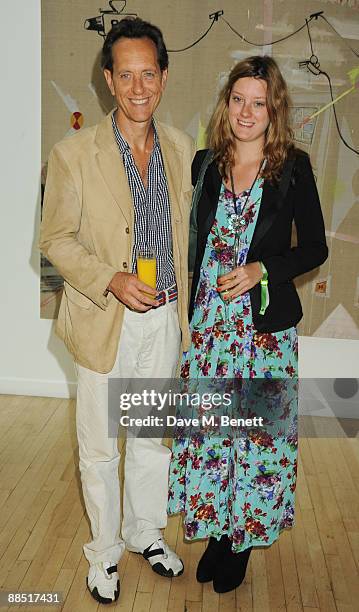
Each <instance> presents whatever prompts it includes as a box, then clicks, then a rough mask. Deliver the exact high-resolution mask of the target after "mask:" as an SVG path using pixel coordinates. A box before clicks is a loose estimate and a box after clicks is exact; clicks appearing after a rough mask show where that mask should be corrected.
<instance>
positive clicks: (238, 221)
mask: <svg viewBox="0 0 359 612" xmlns="http://www.w3.org/2000/svg"><path fill="white" fill-rule="evenodd" d="M266 163H267V160H266V159H263V160H262V161H261V163H260V166H259V169H258V172H257V174H256V176H255V178H254V181H253V183H252V185H251V187H250V190H249V191H248V193H247V197H246V199H245V201H244V204H243V206H242V208H241V210H238V204H237V198H236V194H235V191H234V180H233V173H232V168H230V170H229V176H230V179H231V189H232V199H233V208H234V214H233V215H231V225H232V228H233V231H234V232H235V233H237V232H240V233H241V232H243V231H244V230H245V225H246V220H245V218H244V213H245V212H246V207H247V204H248V200H249V198H250V196H251V193H252V191H253V187H254V185H255V183H256V180H257V178H258V177H259V175H260V173H261V172H262V170H264V168H265V165H266Z"/></svg>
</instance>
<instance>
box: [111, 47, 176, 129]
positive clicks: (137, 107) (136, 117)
mask: <svg viewBox="0 0 359 612" xmlns="http://www.w3.org/2000/svg"><path fill="white" fill-rule="evenodd" d="M112 57H113V72H112V74H111V72H110V71H109V70H107V69H105V70H104V74H105V78H106V81H107V84H108V86H109V88H110V91H111V93H112V95H113V96H115V98H116V102H117V105H118V109H119V115H120V117H119V118H120V120H122V121H125V123H127V125H129V126H130V125H131V124H134V123H136V124H137V123H147V122H148V121H150V120H151V119H152V115H153V113H154V112H155V110H156V108H157V106H158V105H159V103H160V100H161V97H162V92H163V90H164V88H165V85H166V80H167V70H164V71H163V72H161V69H160V67H159V64H158V61H157V49H156V45H155V44H154V42H153V41H152V40H150V39H149V38H120V40H118V41H117V42H116V43H115V44H114V46H113V48H112Z"/></svg>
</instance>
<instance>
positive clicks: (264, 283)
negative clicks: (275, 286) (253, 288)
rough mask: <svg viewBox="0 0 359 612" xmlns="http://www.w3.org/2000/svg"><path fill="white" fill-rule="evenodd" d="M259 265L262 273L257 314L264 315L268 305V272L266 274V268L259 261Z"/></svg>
mask: <svg viewBox="0 0 359 612" xmlns="http://www.w3.org/2000/svg"><path fill="white" fill-rule="evenodd" d="M259 265H260V267H261V270H262V272H263V276H262V279H261V281H260V283H261V307H260V311H259V314H260V315H264V313H265V311H266V310H267V307H268V304H269V291H268V272H267V268H266V267H265V265H264V264H263V263H262V262H261V261H260V262H259Z"/></svg>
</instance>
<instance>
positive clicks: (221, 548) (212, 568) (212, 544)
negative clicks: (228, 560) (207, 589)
mask: <svg viewBox="0 0 359 612" xmlns="http://www.w3.org/2000/svg"><path fill="white" fill-rule="evenodd" d="M228 542H229V540H228V538H227V536H222V537H221V539H220V540H216V538H209V540H208V545H207V548H206V550H205V551H204V553H203V555H202V557H201V558H200V560H199V563H198V566H197V572H196V578H197V581H198V582H210V581H211V580H213V578H214V576H215V574H216V571H217V568H218V565H219V564H220V563H221V561H222V558H223V556H224V555H225V553H226V551H228V546H229V549H230V545H229V544H228Z"/></svg>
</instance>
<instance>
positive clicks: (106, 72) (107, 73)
mask: <svg viewBox="0 0 359 612" xmlns="http://www.w3.org/2000/svg"><path fill="white" fill-rule="evenodd" d="M103 74H104V77H105V79H106V83H107V85H108V88H109V90H110V92H111V93H112V95H113V96H114V95H115V88H114V86H113V79H112V72H111V70H109V69H108V68H105V69H104V71H103Z"/></svg>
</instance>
